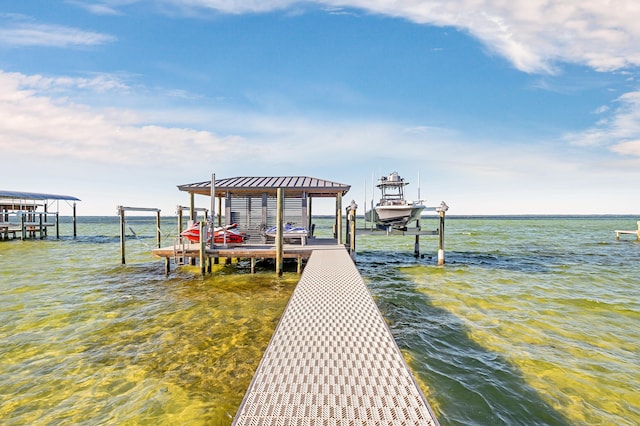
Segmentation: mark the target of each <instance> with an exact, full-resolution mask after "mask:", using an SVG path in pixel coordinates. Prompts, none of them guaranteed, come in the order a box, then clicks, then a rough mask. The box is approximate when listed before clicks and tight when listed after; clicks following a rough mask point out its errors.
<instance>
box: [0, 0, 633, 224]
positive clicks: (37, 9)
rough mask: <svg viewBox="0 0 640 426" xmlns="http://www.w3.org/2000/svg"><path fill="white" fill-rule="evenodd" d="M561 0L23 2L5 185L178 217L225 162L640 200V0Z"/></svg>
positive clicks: (444, 196)
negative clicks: (192, 187) (189, 186)
mask: <svg viewBox="0 0 640 426" xmlns="http://www.w3.org/2000/svg"><path fill="white" fill-rule="evenodd" d="M45 3H46V6H45ZM511 3H513V4H511ZM547 3H549V2H546V1H542V0H531V1H527V2H503V1H497V0H485V1H482V2H478V1H472V0H456V1H444V0H442V1H428V0H404V1H385V0H367V1H364V0H353V1H311V2H297V1H293V0H259V1H258V0H244V1H231V0H158V1H145V0H104V1H98V2H95V1H81V0H69V1H47V2H43V1H24V0H4V1H3V4H2V6H0V158H2V173H1V176H2V177H1V178H0V189H7V190H21V191H32V192H52V193H62V194H68V195H74V196H77V197H79V198H81V199H82V202H81V203H80V204H79V206H78V212H79V214H80V215H102V214H104V215H111V214H115V207H116V205H129V206H137V207H156V208H161V209H162V210H163V213H164V214H167V215H170V214H174V212H175V206H176V205H177V204H183V205H185V204H188V197H187V196H186V194H184V193H181V192H180V191H178V190H177V188H176V186H177V185H178V184H185V183H192V182H198V181H203V180H207V179H208V178H209V177H210V175H211V173H216V176H218V177H233V176H280V175H307V176H313V177H318V178H323V179H329V180H334V181H337V182H341V183H346V184H350V185H351V186H352V189H351V191H350V192H349V194H347V201H350V200H351V199H355V200H356V202H357V203H358V204H360V205H361V206H363V205H364V203H365V198H366V200H368V201H367V203H369V202H370V200H371V180H372V175H373V176H375V177H376V178H377V177H378V176H380V175H386V174H388V173H390V172H392V171H398V172H399V173H400V174H401V175H402V176H403V177H405V178H406V179H407V180H409V181H410V182H411V185H410V186H409V188H408V195H409V196H410V197H416V196H417V191H418V177H420V179H419V182H420V193H421V197H422V198H423V199H426V204H427V205H433V206H435V205H438V204H439V203H440V201H442V200H444V201H446V202H447V204H448V205H449V206H450V211H449V212H450V213H451V214H640V85H639V84H638V80H637V78H638V71H639V65H640V27H639V26H638V25H637V22H640V4H638V3H637V2H635V1H634V0H627V1H613V2H608V4H604V3H605V2H598V1H576V0H573V1H563V0H559V1H555V2H553V4H552V5H549V4H547ZM375 196H376V197H377V196H378V194H377V193H376V194H375ZM197 203H198V204H199V205H202V206H208V205H209V202H208V200H207V199H206V198H205V197H203V198H202V199H200V198H198V199H197ZM316 206H318V208H320V209H325V208H326V209H327V210H326V211H316V213H328V212H329V211H330V210H332V205H322V204H319V205H316V204H314V207H316ZM62 213H63V214H64V213H65V212H64V210H62Z"/></svg>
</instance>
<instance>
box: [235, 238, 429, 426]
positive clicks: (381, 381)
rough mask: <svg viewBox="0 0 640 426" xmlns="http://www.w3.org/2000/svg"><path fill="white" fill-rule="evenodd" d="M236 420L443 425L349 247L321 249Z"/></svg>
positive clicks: (254, 425) (306, 271)
mask: <svg viewBox="0 0 640 426" xmlns="http://www.w3.org/2000/svg"><path fill="white" fill-rule="evenodd" d="M233 424H234V425H237V426H240V425H251V426H259V425H282V426H286V425H309V426H315V425H323V426H329V425H354V426H355V425H438V422H437V420H436V419H435V417H434V416H433V413H432V411H431V409H430V407H429V405H428V403H427V402H426V400H425V398H424V395H423V394H422V392H421V391H420V389H419V388H418V386H417V385H416V383H415V382H414V380H413V377H412V376H411V373H410V372H409V369H408V367H407V365H406V363H405V361H404V359H403V357H402V354H401V352H400V350H399V349H398V346H397V345H396V343H395V341H394V340H393V337H392V336H391V332H390V331H389V328H388V327H387V325H386V323H385V322H384V319H383V318H382V315H381V314H380V311H379V310H378V308H377V306H376V304H375V303H374V301H373V299H372V297H371V295H370V293H369V291H368V289H367V287H366V285H365V283H364V280H363V279H362V277H361V276H360V273H359V272H358V270H357V269H356V267H355V265H354V264H353V262H352V260H351V258H350V257H349V254H348V253H347V252H346V250H345V249H344V248H343V247H336V246H334V247H333V248H325V249H319V250H314V251H313V253H312V255H311V257H310V258H309V261H308V263H307V265H306V267H305V269H304V272H303V274H302V276H301V278H300V282H299V283H298V285H297V287H296V289H295V291H294V293H293V295H292V296H291V300H290V301H289V304H288V305H287V308H286V310H285V312H284V314H283V316H282V318H281V320H280V323H279V324H278V327H277V328H276V331H275V333H274V335H273V337H272V339H271V342H270V343H269V346H268V347H267V350H266V352H265V354H264V356H263V358H262V361H261V362H260V365H259V366H258V369H257V371H256V373H255V376H254V378H253V381H252V383H251V385H250V387H249V389H248V390H247V393H246V395H245V397H244V400H243V402H242V405H241V406H240V409H239V410H238V413H237V414H236V417H235V419H234V422H233Z"/></svg>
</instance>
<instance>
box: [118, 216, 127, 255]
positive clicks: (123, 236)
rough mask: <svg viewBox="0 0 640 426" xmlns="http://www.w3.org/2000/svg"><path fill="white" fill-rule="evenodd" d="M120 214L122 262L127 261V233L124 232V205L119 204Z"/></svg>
mask: <svg viewBox="0 0 640 426" xmlns="http://www.w3.org/2000/svg"><path fill="white" fill-rule="evenodd" d="M118 214H119V216H120V260H121V262H120V263H121V264H122V265H124V264H125V263H126V260H125V256H124V251H125V237H126V236H125V233H124V207H122V206H118Z"/></svg>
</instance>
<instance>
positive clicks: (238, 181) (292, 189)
mask: <svg viewBox="0 0 640 426" xmlns="http://www.w3.org/2000/svg"><path fill="white" fill-rule="evenodd" d="M215 185H216V187H215V190H216V196H217V197H224V196H226V195H227V193H229V194H234V195H243V196H260V195H262V194H263V193H267V194H269V195H275V193H276V190H277V189H278V188H283V189H284V192H285V197H297V196H301V195H302V193H306V194H307V195H308V196H311V197H335V196H336V195H338V194H342V195H344V194H346V193H347V192H348V191H349V189H351V186H350V185H345V184H343V183H338V182H333V181H330V180H324V179H318V178H314V177H308V176H241V177H233V178H226V179H216V182H215ZM178 189H179V190H180V191H185V192H190V193H195V194H202V195H210V194H211V181H210V180H208V181H204V182H196V183H190V184H185V185H178Z"/></svg>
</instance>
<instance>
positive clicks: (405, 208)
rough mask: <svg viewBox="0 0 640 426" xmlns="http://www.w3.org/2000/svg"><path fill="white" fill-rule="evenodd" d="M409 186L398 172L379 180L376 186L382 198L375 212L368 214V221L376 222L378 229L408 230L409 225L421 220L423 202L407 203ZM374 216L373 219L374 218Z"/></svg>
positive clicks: (371, 211)
mask: <svg viewBox="0 0 640 426" xmlns="http://www.w3.org/2000/svg"><path fill="white" fill-rule="evenodd" d="M407 185H409V182H406V181H405V180H404V179H403V178H401V177H400V176H399V175H398V172H393V173H391V174H390V175H388V176H383V177H381V178H380V179H378V184H377V185H376V186H377V187H378V188H380V191H381V192H382V196H381V198H380V202H379V203H378V204H377V205H376V207H375V208H374V209H373V210H370V211H368V212H367V213H366V219H367V220H369V221H372V222H375V223H376V225H377V226H378V227H381V228H389V227H392V228H394V229H400V230H406V228H407V225H408V224H409V223H411V222H413V221H415V220H416V219H419V218H420V214H421V213H422V210H424V209H425V206H424V205H423V204H422V201H407V200H406V199H405V196H404V187H405V186H407ZM372 216H373V217H372Z"/></svg>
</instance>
